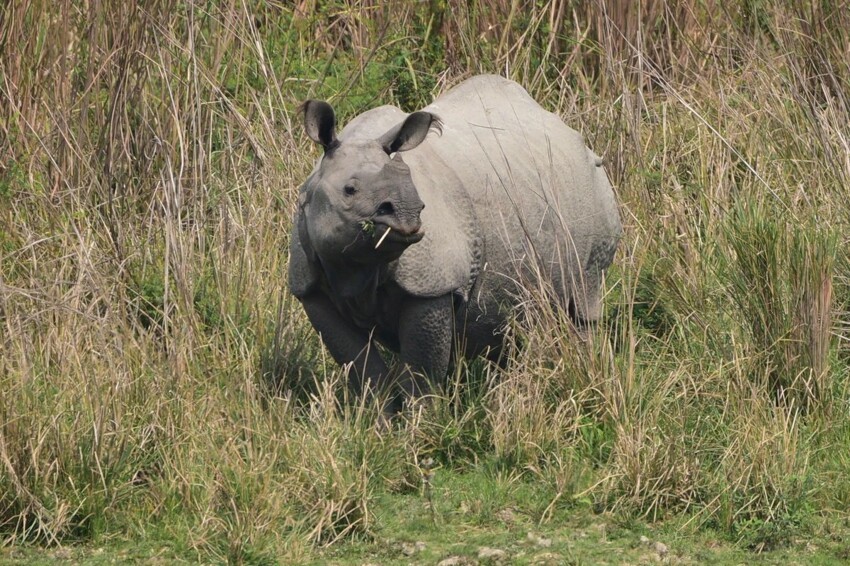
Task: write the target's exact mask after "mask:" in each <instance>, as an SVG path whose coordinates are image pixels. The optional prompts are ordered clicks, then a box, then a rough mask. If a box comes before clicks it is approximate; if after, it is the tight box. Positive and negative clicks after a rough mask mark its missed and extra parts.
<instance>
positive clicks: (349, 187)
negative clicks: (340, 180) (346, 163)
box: [343, 185, 357, 197]
mask: <svg viewBox="0 0 850 566" xmlns="http://www.w3.org/2000/svg"><path fill="white" fill-rule="evenodd" d="M343 191H345V194H346V196H349V197H350V196H352V195H354V193H356V192H357V187H355V186H354V185H345V188H343Z"/></svg>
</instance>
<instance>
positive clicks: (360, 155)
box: [289, 75, 622, 411]
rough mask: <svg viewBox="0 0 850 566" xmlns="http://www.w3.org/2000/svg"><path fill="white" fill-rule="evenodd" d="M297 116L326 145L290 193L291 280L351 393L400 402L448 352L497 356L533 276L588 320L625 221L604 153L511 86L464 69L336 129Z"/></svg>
mask: <svg viewBox="0 0 850 566" xmlns="http://www.w3.org/2000/svg"><path fill="white" fill-rule="evenodd" d="M304 113H305V127H306V129H307V132H308V135H310V137H311V138H313V139H314V140H315V141H316V142H317V143H319V144H321V145H322V146H323V147H324V148H325V154H324V155H323V157H322V158H321V159H320V161H319V162H318V163H317V165H316V168H315V169H314V171H313V173H312V174H311V175H310V177H309V178H308V179H307V181H306V182H305V183H304V185H303V186H302V187H301V190H300V196H299V206H298V210H297V211H296V214H295V220H294V226H295V229H294V230H293V234H292V238H291V246H290V248H291V249H290V251H291V259H290V268H289V283H290V289H291V291H292V293H293V294H294V295H295V296H296V297H297V298H298V299H299V300H300V301H301V302H302V304H303V305H304V308H305V311H306V312H307V315H308V317H309V318H310V321H311V322H312V324H313V325H314V327H315V328H316V330H317V331H319V333H320V334H321V336H322V339H323V341H324V342H325V344H326V345H327V347H328V350H329V351H330V352H331V354H332V355H333V357H334V359H336V361H337V362H338V363H340V364H347V363H351V364H352V370H351V372H350V376H351V377H350V379H351V383H350V385H351V387H352V389H353V390H354V391H355V392H357V393H361V392H363V391H365V390H367V389H369V388H372V390H376V391H378V392H380V393H382V394H388V395H390V399H391V403H390V405H389V406H388V407H387V410H389V411H393V410H397V409H398V408H399V407H400V403H401V401H402V400H403V399H404V397H405V396H410V395H414V396H415V395H421V394H423V393H426V392H427V391H428V380H427V379H423V378H422V376H423V375H424V376H430V377H431V378H433V379H437V380H439V379H442V378H443V377H444V376H445V375H446V373H447V371H448V368H449V364H450V360H451V357H452V355H453V354H454V355H463V356H467V357H470V356H475V355H480V354H482V353H488V354H489V355H491V356H494V357H495V356H497V355H498V352H499V350H500V348H501V341H502V336H501V331H502V329H503V328H504V326H505V324H506V322H507V319H508V315H509V313H510V309H511V308H512V307H513V306H514V305H515V304H516V302H517V297H518V295H519V286H520V285H529V284H530V285H539V284H540V283H541V282H544V283H545V285H546V286H547V287H548V288H549V289H550V290H551V294H552V296H553V298H554V300H556V301H557V302H558V303H560V304H561V305H562V306H563V307H564V308H568V309H569V312H570V314H571V315H572V316H573V319H574V320H575V322H576V323H577V324H579V325H582V324H586V323H589V322H593V321H595V320H597V319H598V318H599V316H600V309H601V305H600V286H601V277H602V272H603V270H604V269H606V268H607V267H608V266H609V265H610V263H611V261H612V259H613V256H614V252H615V249H616V246H617V243H618V241H619V239H620V236H621V233H622V227H621V225H620V218H619V213H618V211H617V205H616V201H615V198H614V193H613V190H612V189H611V185H610V184H609V182H608V179H607V177H606V175H605V172H604V170H603V169H602V166H601V159H600V158H599V157H598V156H596V155H595V154H594V153H593V152H592V151H590V150H589V149H588V148H587V147H586V146H585V144H584V141H583V140H582V138H581V136H580V135H579V134H578V133H577V132H575V131H574V130H572V129H570V128H569V127H567V126H566V125H565V124H564V123H563V122H562V121H561V120H560V119H559V118H558V117H557V116H556V115H554V114H551V113H549V112H547V111H545V110H543V109H542V108H541V107H540V106H539V105H538V104H537V103H536V102H535V101H534V100H533V99H532V98H531V97H530V96H529V95H528V93H526V91H525V90H523V89H522V87H520V86H519V85H517V84H516V83H513V82H511V81H508V80H506V79H503V78H501V77H497V76H489V75H485V76H478V77H474V78H472V79H469V80H467V81H466V82H464V83H462V84H460V85H458V86H457V87H455V88H454V89H452V90H450V91H449V92H447V93H446V94H444V95H443V96H441V97H440V98H438V99H437V100H436V101H434V103H433V104H431V105H429V106H428V107H426V108H425V109H423V111H421V112H416V113H413V114H411V115H409V116H408V115H406V114H404V113H403V112H401V111H400V110H398V109H397V108H394V107H390V106H383V107H380V108H376V109H373V110H370V111H368V112H365V113H364V114H361V115H360V116H358V117H357V118H355V119H354V120H352V121H351V123H349V124H348V125H347V126H346V128H345V129H344V130H343V131H342V132H341V134H340V135H339V137H338V138H337V137H336V135H335V132H334V117H333V111H332V109H331V108H330V106H328V105H327V104H325V103H321V102H317V101H308V102H307V103H306V104H305V106H304ZM434 130H441V132H440V131H437V132H435V131H434ZM387 230H389V233H388V234H386V237H384V236H385V232H386V231H387ZM376 246H377V249H376ZM375 341H377V342H380V343H381V344H383V345H384V346H386V347H388V348H389V349H391V350H393V351H396V352H398V354H399V356H398V358H399V362H400V363H399V366H398V367H396V368H388V367H387V365H386V363H385V362H384V360H383V359H381V357H380V355H379V353H378V352H377V350H376V348H375V345H374V342H375Z"/></svg>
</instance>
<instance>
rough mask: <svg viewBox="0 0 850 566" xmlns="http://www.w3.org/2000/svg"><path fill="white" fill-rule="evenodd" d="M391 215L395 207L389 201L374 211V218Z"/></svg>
mask: <svg viewBox="0 0 850 566" xmlns="http://www.w3.org/2000/svg"><path fill="white" fill-rule="evenodd" d="M391 214H395V206H393V203H391V202H390V201H384V202H382V203H381V204H379V205H378V209H377V210H376V211H375V216H389V215H391Z"/></svg>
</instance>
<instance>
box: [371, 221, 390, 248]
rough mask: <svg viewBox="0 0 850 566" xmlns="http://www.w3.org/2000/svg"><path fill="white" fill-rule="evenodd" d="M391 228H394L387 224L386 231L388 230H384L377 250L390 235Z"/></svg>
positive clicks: (376, 246) (376, 245)
mask: <svg viewBox="0 0 850 566" xmlns="http://www.w3.org/2000/svg"><path fill="white" fill-rule="evenodd" d="M390 230H392V228H390V227H389V226H387V231H386V232H384V235H383V236H381V239H380V240H378V243H377V244H375V249H376V250H377V249H378V248H379V247H381V244H383V243H384V239H386V237H387V236H388V235H389V233H390Z"/></svg>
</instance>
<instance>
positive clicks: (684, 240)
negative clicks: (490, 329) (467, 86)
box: [0, 0, 850, 564]
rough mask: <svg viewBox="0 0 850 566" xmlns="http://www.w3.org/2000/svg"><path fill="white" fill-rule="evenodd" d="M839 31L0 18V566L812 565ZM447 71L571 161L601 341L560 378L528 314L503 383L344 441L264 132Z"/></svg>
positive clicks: (733, 9) (836, 225)
mask: <svg viewBox="0 0 850 566" xmlns="http://www.w3.org/2000/svg"><path fill="white" fill-rule="evenodd" d="M848 30H850V7H848V6H847V5H846V3H842V2H839V1H831V0H821V1H818V0H806V1H802V2H794V3H791V2H783V1H781V0H734V1H731V2H721V1H719V0H688V1H685V2H672V1H668V0H644V1H643V2H641V3H636V2H635V3H626V2H617V1H613V0H593V1H590V2H571V1H567V0H537V1H534V2H529V1H519V0H495V1H492V2H490V1H488V2H484V1H483V0H470V1H468V2H460V1H454V0H447V1H446V0H430V1H429V2H414V1H413V0H408V1H403V0H394V1H391V2H388V3H383V2H375V1H373V0H300V1H298V2H282V1H273V0H267V1H263V0H239V1H237V0H221V1H220V2H200V1H194V0H192V1H177V0H147V1H133V2H98V1H95V0H84V1H79V2H72V1H70V0H66V1H64V2H52V1H48V0H11V2H7V3H5V4H4V5H3V7H2V8H0V348H2V350H0V562H10V563H47V562H54V561H56V560H67V561H74V562H90V563H94V564H98V563H112V562H124V561H129V560H134V561H138V562H145V563H172V562H177V561H181V562H204V563H219V562H232V563H248V564H273V563H316V564H323V563H336V564H408V563H423V564H426V563H431V564H433V563H438V562H440V561H442V560H449V562H447V563H446V564H450V563H452V561H453V563H455V564H472V563H482V564H486V563H507V562H515V563H526V564H547V563H551V564H562V563H567V564H596V563H610V564H616V563H635V564H639V563H651V562H667V563H694V564H697V563H700V564H701V563H722V564H738V563H763V564H777V563H783V564H785V563H799V564H811V563H824V564H831V563H835V564H838V563H844V562H845V561H846V560H847V559H848V557H850V514H848V512H847V509H848V508H850V450H848V447H850V378H848V373H849V372H850V349H848V339H850V312H848V304H850V279H848V278H849V277H850V261H848V260H850V258H849V257H848V253H847V249H848V248H847V235H846V234H847V233H848V230H847V228H848V225H850V206H848V197H850V51H849V50H848V49H849V48H848V45H850V31H848ZM479 72H495V73H499V74H503V75H506V76H508V77H510V78H513V79H515V80H517V81H518V82H520V83H521V84H522V85H523V86H524V87H526V88H527V89H528V90H529V92H530V93H532V95H533V96H534V97H535V98H537V100H538V101H540V103H541V104H542V105H543V106H544V107H546V108H547V109H550V110H552V111H555V112H558V113H559V114H560V115H561V116H562V117H563V119H564V120H565V122H566V123H567V124H569V125H570V126H572V127H574V128H575V129H577V130H580V131H581V132H582V133H583V134H584V135H585V137H586V139H587V142H588V144H589V145H590V146H591V147H592V148H593V149H594V150H595V151H596V152H597V153H599V154H601V155H604V156H605V159H606V163H607V171H608V173H609V176H610V178H611V181H612V184H613V185H614V186H615V190H616V193H617V196H618V200H619V202H620V204H621V213H622V218H623V223H624V226H625V237H624V240H623V241H622V243H621V246H620V249H619V251H618V255H617V258H616V260H615V265H614V267H613V268H612V269H611V270H610V273H609V274H608V277H607V282H606V286H607V295H606V301H605V305H606V312H605V319H604V322H603V324H600V325H599V326H598V327H597V328H596V329H595V330H594V333H593V336H592V339H591V340H590V341H589V342H588V343H587V344H579V343H577V342H576V341H575V340H574V339H573V338H572V337H571V335H570V333H569V331H568V330H567V326H568V324H567V319H566V315H565V314H564V313H561V312H557V311H553V310H551V309H549V308H547V306H546V304H545V301H537V300H535V296H536V294H537V292H536V291H535V290H534V289H528V296H527V297H526V298H527V301H526V302H525V305H526V307H525V309H524V312H523V313H521V314H522V316H520V317H518V318H517V320H516V322H515V323H514V324H512V325H511V328H510V334H511V335H512V336H513V337H514V338H515V340H512V343H516V344H518V345H519V346H518V347H516V348H515V351H514V352H512V356H511V360H510V362H509V363H508V366H507V367H506V368H504V369H499V368H494V367H490V366H488V365H486V364H484V363H483V362H480V361H475V362H470V363H469V364H467V365H463V366H461V367H458V368H457V369H456V371H455V372H454V373H453V375H452V376H451V379H450V382H451V383H450V386H449V387H447V388H446V390H445V391H443V392H441V394H440V395H439V396H438V397H437V398H435V399H434V400H433V403H432V404H431V405H430V406H429V407H427V409H424V408H423V410H421V411H417V412H414V413H411V414H408V415H407V416H405V417H404V418H403V419H401V420H400V421H399V423H398V426H397V427H395V428H394V429H393V430H392V431H388V432H384V433H379V432H378V431H377V430H376V427H375V426H374V425H375V416H376V415H375V411H374V408H373V407H368V406H366V407H363V406H359V405H358V404H357V403H354V402H351V401H349V400H347V399H345V395H344V390H345V388H344V387H343V386H342V383H343V382H344V376H343V375H342V373H341V371H340V370H339V368H337V367H336V366H335V364H333V362H332V361H331V360H330V359H329V357H328V355H327V353H326V352H325V351H324V350H323V349H322V347H321V344H320V343H319V340H318V338H317V336H316V335H315V333H314V332H313V331H312V329H311V327H310V325H309V323H308V322H307V320H306V317H305V316H304V314H303V312H302V310H301V308H300V305H299V304H298V303H297V301H295V300H294V299H293V298H292V297H291V296H290V295H289V294H288V292H287V289H286V266H287V262H288V258H287V247H288V239H289V229H290V219H291V215H292V212H293V209H294V203H295V196H296V194H297V190H298V187H299V184H300V183H301V182H302V181H303V179H304V178H305V177H306V175H307V173H308V172H309V170H310V168H311V166H312V162H313V160H314V159H315V158H316V156H317V155H318V153H317V149H316V148H315V147H314V146H313V144H312V143H310V142H309V140H308V139H307V138H306V136H305V135H304V134H303V132H302V128H301V124H300V123H299V119H298V116H297V112H296V107H297V105H298V104H299V103H300V102H301V101H302V100H304V99H305V98H308V97H313V98H323V99H327V100H330V101H331V102H332V103H333V104H334V106H335V107H336V109H337V112H338V113H339V114H340V115H341V117H342V121H343V122H345V121H347V120H348V119H350V118H351V117H353V116H355V115H356V114H357V113H359V112H361V111H364V110H366V109H368V108H371V107H373V106H376V105H379V104H384V103H394V104H397V105H398V106H400V107H401V108H403V109H405V110H413V109H415V108H418V107H421V106H423V105H425V104H427V102H429V101H430V100H431V99H432V98H433V97H434V96H435V95H437V94H438V93H439V92H441V91H443V90H445V89H446V88H448V87H450V86H451V85H453V84H456V83H457V82H459V81H460V80H462V79H463V78H465V77H468V76H470V75H472V74H475V73H479ZM612 360H613V362H612ZM641 537H643V538H641ZM417 543H420V544H418V545H417Z"/></svg>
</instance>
